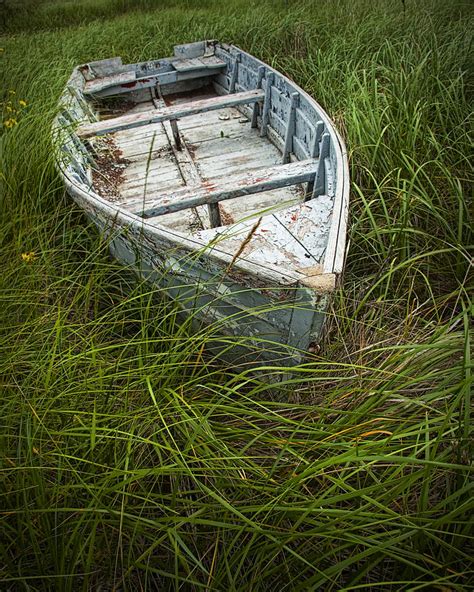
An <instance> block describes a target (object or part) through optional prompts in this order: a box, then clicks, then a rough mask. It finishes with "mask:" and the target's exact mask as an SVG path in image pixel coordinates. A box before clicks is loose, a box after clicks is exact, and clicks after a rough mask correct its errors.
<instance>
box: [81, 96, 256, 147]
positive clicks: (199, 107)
mask: <svg viewBox="0 0 474 592" xmlns="http://www.w3.org/2000/svg"><path fill="white" fill-rule="evenodd" d="M263 98H264V93H263V91H262V90H259V89H257V90H250V91H246V92H241V93H235V94H232V95H223V96H219V97H213V98H211V99H202V100H200V101H192V102H190V103H182V104H180V105H171V106H170V107H164V108H162V109H154V110H153V111H146V112H145V113H138V114H134V115H122V116H121V117H114V118H113V119H107V120H105V121H97V122H95V123H88V124H84V125H81V126H79V128H78V129H77V135H78V136H79V137H81V138H90V137H92V136H101V135H104V134H110V133H112V132H117V131H120V130H126V129H130V128H134V127H140V126H143V125H149V124H151V123H158V122H162V121H169V120H172V119H179V118H180V117H186V116H189V115H196V114H197V113H204V112H206V111H214V110H216V109H223V108H224V107H235V106H236V105H244V104H249V103H256V102H257V101H261V100H262V99H263Z"/></svg>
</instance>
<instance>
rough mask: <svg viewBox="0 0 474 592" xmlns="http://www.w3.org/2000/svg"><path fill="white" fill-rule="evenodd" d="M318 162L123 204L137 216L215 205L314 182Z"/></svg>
mask: <svg viewBox="0 0 474 592" xmlns="http://www.w3.org/2000/svg"><path fill="white" fill-rule="evenodd" d="M317 165H318V160H317V159H313V158H311V159H308V160H301V161H297V162H292V163H290V164H280V165H276V166H272V167H267V168H263V169H257V170H253V171H251V172H246V173H243V174H240V175H234V176H227V177H222V178H217V179H214V180H212V181H204V182H203V184H202V186H201V187H192V188H187V187H186V188H182V189H177V190H176V191H173V192H170V193H167V194H164V195H162V196H160V197H159V198H157V199H156V200H155V201H153V202H152V203H151V204H150V203H148V204H146V207H145V208H144V207H143V200H142V199H137V200H127V202H126V203H125V204H124V206H125V207H126V208H127V209H128V210H132V211H133V212H134V213H135V214H137V215H140V216H143V217H144V218H152V217H154V216H161V215H164V214H170V213H171V212H178V211H180V210H185V209H187V208H194V207H196V206H201V205H204V204H214V203H218V202H220V201H223V200H227V199H233V198H235V197H241V196H244V195H250V194H252V193H260V192H262V191H270V190H272V189H279V188H281V187H289V186H290V185H296V184H297V183H306V182H308V181H313V180H314V176H315V174H316V170H317Z"/></svg>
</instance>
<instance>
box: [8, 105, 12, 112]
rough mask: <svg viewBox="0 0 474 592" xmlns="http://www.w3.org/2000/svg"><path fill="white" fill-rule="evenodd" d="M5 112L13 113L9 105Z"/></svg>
mask: <svg viewBox="0 0 474 592" xmlns="http://www.w3.org/2000/svg"><path fill="white" fill-rule="evenodd" d="M7 111H8V113H12V112H13V109H12V106H11V105H7Z"/></svg>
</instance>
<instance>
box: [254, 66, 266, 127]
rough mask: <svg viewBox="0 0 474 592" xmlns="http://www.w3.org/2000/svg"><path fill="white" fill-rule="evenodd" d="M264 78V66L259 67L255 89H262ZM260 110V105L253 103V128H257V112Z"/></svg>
mask: <svg viewBox="0 0 474 592" xmlns="http://www.w3.org/2000/svg"><path fill="white" fill-rule="evenodd" d="M264 76H265V66H259V68H258V79H257V87H256V88H257V89H261V88H262V81H263V78H264ZM259 109H260V103H255V104H254V106H253V111H252V124H251V125H252V127H253V128H255V127H257V118H258V112H259Z"/></svg>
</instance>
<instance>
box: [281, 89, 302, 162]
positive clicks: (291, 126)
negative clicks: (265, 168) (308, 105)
mask: <svg viewBox="0 0 474 592" xmlns="http://www.w3.org/2000/svg"><path fill="white" fill-rule="evenodd" d="M299 100H300V95H299V93H297V92H295V93H291V103H290V115H289V117H288V122H287V125H286V132H285V145H284V148H283V158H282V162H283V163H286V162H288V161H289V159H290V152H291V151H292V149H293V134H294V133H295V117H296V107H297V106H298V104H299Z"/></svg>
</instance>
